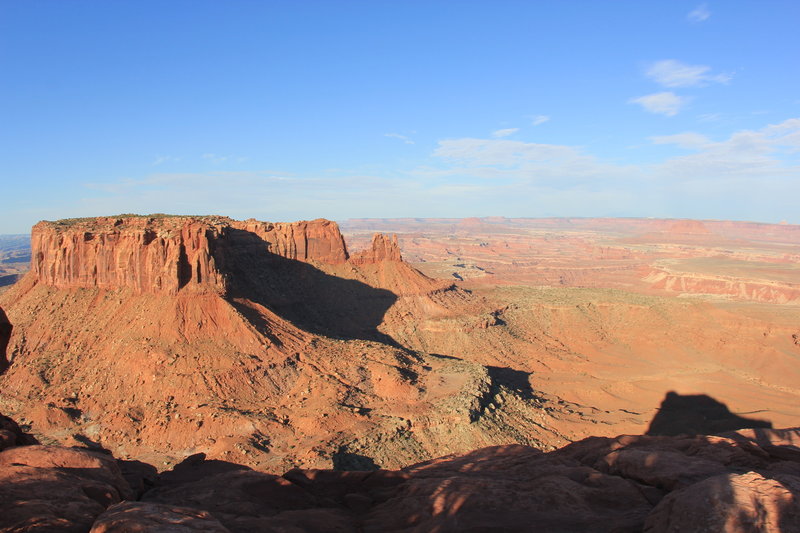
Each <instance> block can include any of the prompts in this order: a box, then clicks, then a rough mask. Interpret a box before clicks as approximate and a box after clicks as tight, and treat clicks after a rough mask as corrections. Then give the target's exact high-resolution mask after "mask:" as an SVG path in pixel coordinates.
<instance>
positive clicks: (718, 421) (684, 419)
mask: <svg viewBox="0 0 800 533" xmlns="http://www.w3.org/2000/svg"><path fill="white" fill-rule="evenodd" d="M771 427H772V423H771V422H769V421H767V420H760V419H755V418H746V417H743V416H739V415H737V414H736V413H732V412H731V411H730V409H728V406H727V405H725V404H724V403H722V402H720V401H719V400H716V399H714V398H712V397H711V396H708V395H706V394H686V395H682V394H678V393H676V392H673V391H670V392H668V393H667V395H666V396H665V397H664V401H662V402H661V406H660V407H659V408H658V412H657V413H656V415H655V416H654V417H653V420H652V421H651V422H650V427H649V428H648V429H647V432H646V433H645V435H713V434H717V433H721V432H725V431H735V430H737V429H746V428H771Z"/></svg>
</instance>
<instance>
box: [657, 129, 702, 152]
mask: <svg viewBox="0 0 800 533" xmlns="http://www.w3.org/2000/svg"><path fill="white" fill-rule="evenodd" d="M650 140H651V141H653V143H654V144H675V145H677V146H680V147H681V148H688V149H690V150H694V149H700V148H703V147H704V146H707V145H708V144H709V143H710V142H711V141H710V140H709V139H708V137H706V136H705V135H700V134H699V133H693V132H687V133H676V134H675V135H660V136H656V137H650Z"/></svg>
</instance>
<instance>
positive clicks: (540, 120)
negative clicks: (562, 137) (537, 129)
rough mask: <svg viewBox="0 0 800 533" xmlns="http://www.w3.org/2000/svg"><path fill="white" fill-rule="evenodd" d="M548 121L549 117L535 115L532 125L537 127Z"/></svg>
mask: <svg viewBox="0 0 800 533" xmlns="http://www.w3.org/2000/svg"><path fill="white" fill-rule="evenodd" d="M548 120H550V117H548V116H547V115H536V116H535V117H533V123H532V124H533V125H534V126H538V125H539V124H544V123H545V122H547V121H548Z"/></svg>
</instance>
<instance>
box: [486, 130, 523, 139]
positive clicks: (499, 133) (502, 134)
mask: <svg viewBox="0 0 800 533" xmlns="http://www.w3.org/2000/svg"><path fill="white" fill-rule="evenodd" d="M518 131H519V128H506V129H504V130H497V131H493V132H492V137H495V138H500V137H508V136H509V135H514V134H515V133H517V132H518Z"/></svg>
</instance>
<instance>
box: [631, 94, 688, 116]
mask: <svg viewBox="0 0 800 533" xmlns="http://www.w3.org/2000/svg"><path fill="white" fill-rule="evenodd" d="M629 102H630V103H633V104H639V105H640V106H642V107H643V108H644V109H645V111H649V112H650V113H656V114H659V115H666V116H668V117H672V116H675V115H677V114H678V112H679V111H680V110H681V108H682V107H683V106H684V105H686V103H687V102H688V98H686V97H683V96H678V95H677V94H675V93H673V92H663V93H654V94H648V95H645V96H640V97H639V98H632V99H631V100H629Z"/></svg>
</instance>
